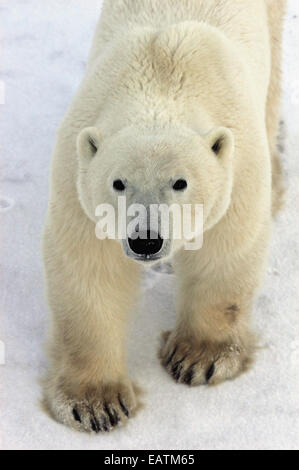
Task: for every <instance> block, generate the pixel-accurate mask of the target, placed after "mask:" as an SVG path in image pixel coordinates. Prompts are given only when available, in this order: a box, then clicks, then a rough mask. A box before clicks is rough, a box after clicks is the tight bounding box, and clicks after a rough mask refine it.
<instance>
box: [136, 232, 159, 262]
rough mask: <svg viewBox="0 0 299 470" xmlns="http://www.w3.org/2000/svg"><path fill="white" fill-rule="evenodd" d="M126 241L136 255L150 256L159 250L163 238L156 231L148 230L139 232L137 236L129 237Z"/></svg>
mask: <svg viewBox="0 0 299 470" xmlns="http://www.w3.org/2000/svg"><path fill="white" fill-rule="evenodd" d="M128 242H129V246H130V248H131V250H132V251H134V253H136V255H144V256H151V255H155V254H156V253H158V252H159V251H160V250H161V248H162V245H163V238H161V237H160V235H159V234H158V233H156V232H152V231H151V230H148V231H147V232H139V235H138V237H137V238H129V239H128Z"/></svg>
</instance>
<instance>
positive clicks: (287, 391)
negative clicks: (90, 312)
mask: <svg viewBox="0 0 299 470" xmlns="http://www.w3.org/2000/svg"><path fill="white" fill-rule="evenodd" d="M100 7H101V2H99V1H96V0H88V2H86V0H76V1H75V2H74V1H71V0H51V1H50V0H44V1H43V2H40V1H38V0H13V1H12V0H0V15H1V20H2V21H1V23H2V26H1V64H0V142H1V150H0V152H1V153H0V158H1V161H0V178H1V184H0V217H1V248H0V249H1V258H0V272H1V295H0V307H1V313H2V315H1V323H0V325H1V331H0V340H1V341H0V375H1V384H0V387H1V389H0V392H1V397H0V412H1V417H0V440H1V442H0V446H1V447H2V448H3V449H250V448H254V449H295V448H297V447H298V435H299V434H298V431H299V429H298V415H299V399H298V361H299V340H298V334H297V331H298V313H297V309H298V307H297V303H298V284H297V285H296V277H297V280H298V262H297V260H298V247H297V245H296V235H298V232H297V228H298V218H297V216H296V205H295V202H296V194H297V188H298V185H299V181H298V174H299V172H298V161H299V155H298V140H299V127H298V122H299V76H298V71H299V48H298V43H299V42H298V41H299V18H298V17H299V5H298V2H297V0H289V7H288V14H287V19H286V31H285V47H284V66H283V70H284V87H283V88H284V97H283V106H282V119H283V121H284V137H283V141H282V144H283V147H284V148H283V163H284V168H285V172H286V181H287V187H288V192H287V196H286V200H287V202H286V207H285V209H284V211H283V212H282V213H281V214H280V216H279V218H278V221H277V223H276V224H275V230H274V235H273V242H272V251H271V257H270V263H269V268H268V273H267V279H266V282H265V284H264V286H263V288H262V292H261V295H260V297H259V298H258V299H257V302H256V306H255V308H254V312H253V315H254V319H255V323H256V325H257V328H258V331H259V332H260V334H261V341H262V345H263V347H262V348H261V350H260V352H259V355H258V360H257V362H256V363H255V365H254V367H253V369H252V370H251V371H250V372H249V373H247V374H245V375H243V376H241V377H240V378H238V379H237V380H235V381H233V382H227V383H225V384H222V385H221V386H218V387H215V388H206V387H201V388H193V389H190V388H187V387H186V386H184V385H177V384H175V383H174V382H173V381H172V380H171V378H170V377H169V376H168V375H167V374H166V373H165V372H164V370H163V369H162V368H161V366H160V364H159V361H158V359H157V349H158V344H159V335H160V331H161V330H163V329H169V327H171V325H172V324H173V323H174V318H175V317H174V300H173V277H172V275H171V274H169V272H168V271H169V270H165V272H162V273H161V272H159V271H152V272H150V274H149V275H147V277H146V278H145V280H144V287H143V297H142V300H141V302H140V305H139V307H138V311H136V312H135V314H134V321H133V325H132V333H131V337H130V346H129V367H130V371H131V376H132V377H133V378H134V379H136V380H137V381H138V383H139V384H140V385H141V387H142V388H143V389H144V391H145V393H144V397H143V401H144V404H145V406H144V407H143V409H142V410H141V411H140V412H139V414H138V415H137V417H136V418H135V419H133V420H132V421H131V422H130V423H129V424H128V426H127V427H126V428H120V429H118V430H116V431H115V432H113V433H112V434H108V435H106V434H105V435H98V436H89V435H84V434H80V433H76V432H75V431H72V430H70V429H67V428H65V427H64V426H62V425H60V424H58V423H56V422H54V421H52V420H51V419H50V418H49V417H48V416H47V415H46V414H45V413H44V412H43V411H42V409H41V406H40V397H41V388H40V385H39V379H40V377H41V375H42V373H43V371H44V369H45V366H46V362H45V355H44V352H43V343H44V337H45V330H46V321H47V317H48V312H47V306H46V300H45V295H44V286H43V269H42V261H41V255H40V242H41V230H42V226H43V221H44V217H45V211H46V207H47V197H48V178H49V176H48V175H49V163H50V156H51V151H52V148H53V143H54V140H55V133H56V130H57V128H58V126H59V123H60V121H61V119H62V116H63V114H64V112H65V110H66V108H67V106H68V104H69V103H70V101H71V98H72V96H73V94H74V92H75V90H76V88H77V86H78V84H79V83H80V80H81V78H82V76H83V73H84V66H85V60H86V57H87V53H88V49H89V46H90V41H91V38H92V34H93V31H94V26H95V22H96V19H97V17H98V14H99V11H100ZM161 14H162V13H161ZM296 330H297V331H296ZM4 347H5V348H4ZM4 349H5V354H4ZM3 363H4V364H3ZM1 364H3V365H1Z"/></svg>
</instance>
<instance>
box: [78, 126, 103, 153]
mask: <svg viewBox="0 0 299 470" xmlns="http://www.w3.org/2000/svg"><path fill="white" fill-rule="evenodd" d="M100 142H101V134H100V132H99V130H98V129H97V128H96V127H86V128H85V129H83V131H81V132H80V134H79V135H78V138H77V152H78V155H79V157H81V158H86V159H91V158H92V157H94V156H95V154H96V153H97V151H98V149H99V146H100Z"/></svg>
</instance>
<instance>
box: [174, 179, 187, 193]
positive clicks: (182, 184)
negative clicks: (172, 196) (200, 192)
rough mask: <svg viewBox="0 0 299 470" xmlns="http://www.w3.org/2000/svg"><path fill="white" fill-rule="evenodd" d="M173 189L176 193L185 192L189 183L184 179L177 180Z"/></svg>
mask: <svg viewBox="0 0 299 470" xmlns="http://www.w3.org/2000/svg"><path fill="white" fill-rule="evenodd" d="M172 188H173V189H174V190H175V191H183V190H184V189H186V188H187V181H186V180H183V179H179V180H177V181H176V182H175V183H174V185H173V186H172Z"/></svg>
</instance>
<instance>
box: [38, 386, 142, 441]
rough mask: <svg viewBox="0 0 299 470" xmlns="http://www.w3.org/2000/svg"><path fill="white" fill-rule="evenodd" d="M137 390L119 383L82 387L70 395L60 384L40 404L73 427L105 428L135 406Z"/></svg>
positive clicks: (91, 430)
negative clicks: (53, 392)
mask: <svg viewBox="0 0 299 470" xmlns="http://www.w3.org/2000/svg"><path fill="white" fill-rule="evenodd" d="M139 395H140V390H139V388H138V387H136V386H132V385H131V384H125V383H119V384H109V385H101V386H99V387H86V388H85V390H84V391H82V392H80V393H79V394H78V393H77V394H76V395H75V396H72V395H71V394H69V393H66V391H65V389H64V387H60V388H59V389H58V391H57V392H56V394H55V396H54V397H47V396H46V398H45V400H44V407H46V409H47V410H48V412H49V413H50V415H51V416H52V417H53V418H54V419H56V420H57V421H58V422H60V423H63V424H65V425H67V426H69V427H71V428H74V429H76V430H77V431H83V432H88V433H96V434H97V433H99V432H104V433H106V432H109V431H112V430H113V429H115V428H117V427H119V426H120V425H124V424H125V423H126V422H127V421H128V419H129V418H131V417H132V416H134V415H135V413H136V412H137V410H138V409H139V406H140V405H139V402H138V396H139Z"/></svg>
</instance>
